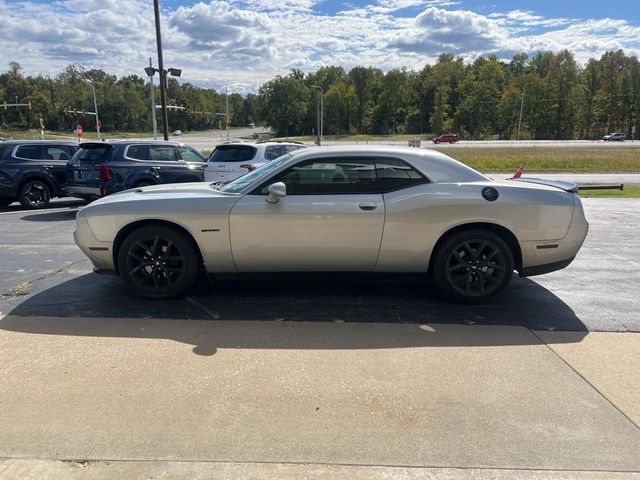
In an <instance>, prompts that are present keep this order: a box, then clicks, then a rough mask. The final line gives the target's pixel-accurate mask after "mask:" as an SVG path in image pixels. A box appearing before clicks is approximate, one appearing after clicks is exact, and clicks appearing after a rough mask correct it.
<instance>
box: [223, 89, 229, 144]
mask: <svg viewBox="0 0 640 480" xmlns="http://www.w3.org/2000/svg"><path fill="white" fill-rule="evenodd" d="M224 99H225V105H226V109H227V115H226V122H227V142H228V141H229V87H228V86H225V87H224Z"/></svg>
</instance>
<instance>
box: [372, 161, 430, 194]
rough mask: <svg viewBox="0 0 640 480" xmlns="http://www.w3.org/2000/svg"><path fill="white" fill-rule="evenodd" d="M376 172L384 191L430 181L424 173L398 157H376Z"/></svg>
mask: <svg viewBox="0 0 640 480" xmlns="http://www.w3.org/2000/svg"><path fill="white" fill-rule="evenodd" d="M376 174H377V176H378V182H379V183H380V188H381V189H382V191H383V192H391V191H393V190H399V189H401V188H407V187H411V186H413V185H419V184H421V183H429V179H427V178H426V177H425V176H424V175H422V174H421V173H420V172H418V171H417V170H416V169H414V168H413V167H412V166H411V165H409V164H408V163H406V162H404V161H402V160H398V159H396V158H376Z"/></svg>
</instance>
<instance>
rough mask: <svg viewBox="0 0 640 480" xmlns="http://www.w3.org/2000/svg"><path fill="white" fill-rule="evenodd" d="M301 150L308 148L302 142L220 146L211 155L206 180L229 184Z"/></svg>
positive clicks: (246, 143) (227, 143)
mask: <svg viewBox="0 0 640 480" xmlns="http://www.w3.org/2000/svg"><path fill="white" fill-rule="evenodd" d="M299 148H306V146H305V145H304V144H303V143H300V142H277V141H267V142H256V143H249V142H239V141H234V142H226V143H223V144H222V145H218V146H217V147H216V148H215V150H214V151H213V152H211V155H209V158H208V159H207V166H206V167H205V170H204V179H205V181H207V182H216V183H227V182H230V181H231V180H235V179H236V178H238V177H241V176H242V175H244V174H246V173H249V172H250V171H252V170H255V169H256V168H258V167H260V166H262V165H264V164H265V163H268V162H270V161H271V160H275V159H276V158H278V157H281V156H282V155H285V154H287V153H289V152H292V151H294V150H298V149H299Z"/></svg>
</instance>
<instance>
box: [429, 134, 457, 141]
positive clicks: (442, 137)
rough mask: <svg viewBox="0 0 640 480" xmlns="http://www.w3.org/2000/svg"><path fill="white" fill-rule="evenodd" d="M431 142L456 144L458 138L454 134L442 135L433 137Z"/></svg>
mask: <svg viewBox="0 0 640 480" xmlns="http://www.w3.org/2000/svg"><path fill="white" fill-rule="evenodd" d="M431 141H432V142H433V143H456V142H459V141H460V138H459V137H458V135H456V134H455V133H444V134H442V135H438V136H437V137H433V138H432V139H431Z"/></svg>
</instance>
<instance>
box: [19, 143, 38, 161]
mask: <svg viewBox="0 0 640 480" xmlns="http://www.w3.org/2000/svg"><path fill="white" fill-rule="evenodd" d="M15 156H16V157H18V158H26V159H28V160H41V159H42V147H41V146H40V145H20V146H19V147H18V148H17V150H16V153H15Z"/></svg>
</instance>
